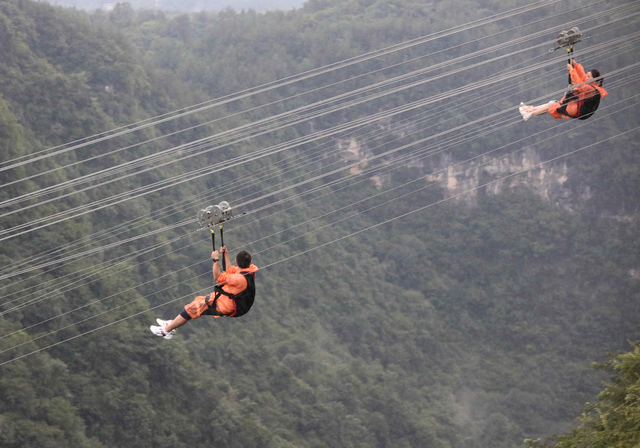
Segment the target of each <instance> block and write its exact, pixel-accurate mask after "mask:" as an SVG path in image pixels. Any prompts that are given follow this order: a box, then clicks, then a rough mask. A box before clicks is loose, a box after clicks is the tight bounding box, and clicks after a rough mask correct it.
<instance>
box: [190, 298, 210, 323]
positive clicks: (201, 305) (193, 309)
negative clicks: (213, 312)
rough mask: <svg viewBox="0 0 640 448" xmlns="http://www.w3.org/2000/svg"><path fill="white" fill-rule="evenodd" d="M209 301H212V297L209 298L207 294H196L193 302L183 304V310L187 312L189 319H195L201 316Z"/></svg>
mask: <svg viewBox="0 0 640 448" xmlns="http://www.w3.org/2000/svg"><path fill="white" fill-rule="evenodd" d="M207 299H210V300H209V302H207ZM211 301H213V297H211V298H210V297H209V296H198V297H196V298H195V299H193V302H191V303H190V304H189V305H187V306H185V307H184V310H185V311H186V312H187V314H188V315H189V317H190V318H191V319H197V318H198V317H200V316H202V313H204V312H205V311H207V310H208V309H209V303H211ZM183 317H185V316H183Z"/></svg>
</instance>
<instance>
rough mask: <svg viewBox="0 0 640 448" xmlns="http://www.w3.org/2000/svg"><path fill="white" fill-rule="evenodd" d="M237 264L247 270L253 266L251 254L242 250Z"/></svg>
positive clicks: (237, 257)
mask: <svg viewBox="0 0 640 448" xmlns="http://www.w3.org/2000/svg"><path fill="white" fill-rule="evenodd" d="M236 264H237V265H238V267H239V268H241V269H246V268H248V267H249V266H251V254H250V253H249V252H247V251H246V250H241V251H240V252H238V255H236Z"/></svg>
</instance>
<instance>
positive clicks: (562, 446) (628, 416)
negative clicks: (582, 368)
mask: <svg viewBox="0 0 640 448" xmlns="http://www.w3.org/2000/svg"><path fill="white" fill-rule="evenodd" d="M632 346H633V351H631V352H628V353H623V354H620V355H618V356H616V357H615V358H614V359H613V360H611V361H609V362H607V363H599V364H596V367H597V368H599V369H604V370H607V371H609V372H611V373H612V375H613V376H612V381H611V382H610V383H608V384H607V385H606V388H605V390H604V391H603V392H601V393H600V395H598V402H597V403H596V404H593V405H591V404H590V405H587V407H586V409H585V412H584V414H583V415H582V417H581V419H580V421H581V425H580V426H579V427H578V428H576V429H574V430H573V431H571V433H570V434H569V435H566V436H560V437H558V439H557V441H555V442H553V441H549V442H547V443H544V442H541V441H528V444H527V446H529V447H533V448H535V447H542V446H549V447H552V446H553V447H557V448H581V447H592V448H598V447H633V446H638V445H639V444H640V344H639V343H633V344H632Z"/></svg>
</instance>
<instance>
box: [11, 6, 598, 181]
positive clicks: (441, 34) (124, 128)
mask: <svg viewBox="0 0 640 448" xmlns="http://www.w3.org/2000/svg"><path fill="white" fill-rule="evenodd" d="M560 1H562V0H543V1H539V2H535V3H532V4H529V5H527V6H524V7H518V8H514V9H511V10H509V11H506V12H504V13H499V14H494V15H492V16H489V17H486V18H483V19H478V20H475V21H472V22H468V23H466V24H464V25H458V26H455V27H452V28H449V29H447V30H443V31H438V32H436V33H432V34H429V35H427V36H421V37H418V38H415V39H412V40H409V41H406V42H401V43H399V44H395V45H391V46H389V47H386V48H383V49H378V50H374V51H372V52H369V53H365V54H364V55H359V56H355V57H353V58H348V59H345V60H343V61H339V62H335V63H332V64H328V65H326V66H324V67H320V68H319V69H312V70H308V71H306V72H303V73H300V74H297V75H293V76H290V77H287V78H284V79H282V80H278V81H272V82H269V83H266V84H263V85H260V86H257V87H252V88H249V89H246V90H243V91H240V92H237V93H234V94H231V95H227V96H225V97H221V98H218V99H214V100H209V101H205V102H203V103H200V104H197V105H194V106H189V107H188V108H183V109H178V110H177V111H173V112H168V113H166V114H162V115H160V116H157V117H154V118H149V119H145V120H141V121H139V122H137V123H133V124H131V125H127V126H122V127H120V128H116V129H113V130H110V131H106V132H104V133H100V134H95V135H94V136H90V137H85V138H83V139H80V140H77V141H76V142H80V141H82V140H87V139H91V138H94V137H100V138H98V139H94V140H91V141H89V142H84V143H80V144H77V145H75V146H72V147H70V148H65V149H64V150H61V151H56V152H54V153H50V154H47V155H45V156H42V157H40V158H35V159H32V160H30V161H27V162H25V163H30V162H33V161H36V160H41V159H42V158H46V157H50V156H53V155H57V154H60V153H62V152H67V151H71V150H75V149H78V148H81V147H84V146H87V145H90V144H94V143H98V142H100V141H104V140H107V139H109V138H113V137H116V136H120V135H125V134H128V133H131V132H134V131H137V130H141V129H144V128H146V127H149V126H155V125H157V124H160V123H163V122H165V121H168V120H172V119H175V118H179V117H182V116H185V115H188V114H191V113H195V112H200V111H202V110H205V109H207V108H210V107H215V106H219V105H223V104H226V103H229V102H231V101H237V100H239V99H243V98H246V97H248V96H251V95H255V94H257V93H262V92H266V91H268V90H272V89H274V88H278V87H283V86H285V85H288V84H291V83H294V82H298V81H301V80H304V79H309V78H312V77H315V76H318V75H321V74H324V73H327V72H330V71H333V70H337V69H340V68H344V67H347V66H350V65H353V64H357V63H360V62H365V61H367V60H370V59H375V58H378V57H380V56H384V55H386V54H390V53H393V52H396V51H401V50H405V49H407V48H411V47H413V46H416V45H420V44H423V43H426V42H429V41H432V40H436V39H439V38H441V37H446V36H450V35H452V34H456V33H459V32H462V31H467V30H470V29H473V28H476V27H479V26H483V25H487V24H490V23H492V22H496V21H498V20H503V19H506V18H510V17H513V16H516V15H518V14H522V13H526V12H530V11H533V10H535V9H538V8H542V7H545V6H550V5H553V4H555V3H559V2H560ZM603 1H605V0H603ZM597 3H600V2H597ZM597 3H596V4H597ZM187 109H192V110H189V112H188V113H184V114H180V113H179V111H182V110H187ZM175 112H178V114H177V115H175V116H172V117H169V118H166V119H164V117H167V116H169V115H171V114H173V113H175ZM158 118H161V120H156V119H158ZM153 120H156V121H153ZM149 121H153V123H147V122H149ZM142 123H145V124H142ZM139 124H140V126H138V125H139ZM130 126H134V127H133V128H130ZM119 130H122V131H121V132H117V133H115V134H111V135H108V136H105V137H103V136H104V135H105V134H107V133H110V132H113V131H119ZM76 142H71V143H67V144H64V145H60V146H57V147H53V148H48V149H45V150H42V151H39V153H41V152H46V151H49V150H52V149H57V148H60V147H64V146H66V145H68V144H74V143H76ZM24 157H28V156H23V157H19V158H17V159H13V160H11V161H5V162H2V163H10V162H13V161H15V160H18V159H21V158H24ZM21 164H24V163H21ZM15 166H20V165H17V164H14V165H12V166H8V167H2V168H0V172H1V171H4V170H6V169H10V168H13V167H15Z"/></svg>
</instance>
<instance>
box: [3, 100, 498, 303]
mask: <svg viewBox="0 0 640 448" xmlns="http://www.w3.org/2000/svg"><path fill="white" fill-rule="evenodd" d="M495 93H498V91H495V92H494V94H495ZM480 95H481V94H480ZM437 113H442V111H439V112H437ZM428 118H429V117H426V118H423V120H425V119H428ZM407 120H411V121H410V123H409V125H411V124H415V123H417V122H416V121H415V120H414V119H407ZM397 131H398V128H394V129H393V130H392V132H397ZM284 174H286V171H285V172H284V173H283V175H284ZM165 244H167V243H162V244H159V245H156V246H154V248H152V249H151V250H153V249H155V248H158V247H161V246H164V245H165ZM144 253H148V250H145V251H144ZM127 256H129V255H125V256H123V257H127ZM137 256H139V254H136V253H134V254H132V255H131V256H130V258H134V257H137ZM125 261H126V260H125ZM105 263H107V262H105ZM118 264H119V263H118ZM86 269H89V268H86ZM68 275H72V274H68ZM93 275H96V273H95V272H91V273H90V274H88V276H93ZM72 283H77V281H74V282H72ZM43 286H44V285H42V284H40V285H36V286H33V287H32V288H39V289H41V288H42V287H43ZM65 286H66V285H65ZM24 291H25V290H22V291H17V292H15V293H13V294H18V293H22V292H24ZM6 297H7V296H4V298H6ZM7 303H9V302H4V303H3V304H2V305H4V304H7Z"/></svg>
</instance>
